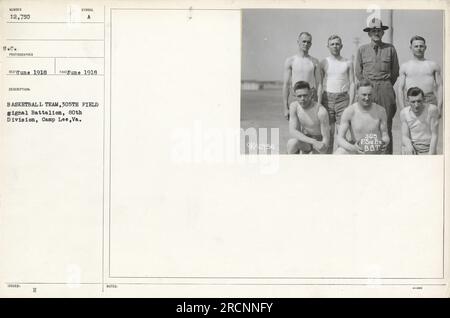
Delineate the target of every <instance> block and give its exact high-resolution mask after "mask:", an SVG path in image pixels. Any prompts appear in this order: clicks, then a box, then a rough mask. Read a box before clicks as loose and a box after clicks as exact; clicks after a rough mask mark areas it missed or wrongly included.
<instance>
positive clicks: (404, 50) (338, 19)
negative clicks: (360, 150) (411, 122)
mask: <svg viewBox="0 0 450 318" xmlns="http://www.w3.org/2000/svg"><path fill="white" fill-rule="evenodd" d="M371 14H372V13H367V12H366V10H307V9H302V10H292V9H271V10H265V9H253V10H244V11H243V14H242V29H243V31H242V80H260V81H274V80H278V81H279V80H282V78H283V64H284V61H285V59H286V58H287V57H289V56H292V55H294V54H296V53H297V51H298V46H297V36H298V34H299V33H300V32H302V31H307V32H309V33H311V35H312V37H313V40H312V42H313V43H312V47H311V49H310V51H309V53H310V55H312V56H314V57H316V58H318V59H319V60H322V59H323V58H325V57H326V56H328V55H329V51H328V49H327V47H326V45H327V39H328V37H329V36H330V35H331V34H337V35H339V36H340V37H341V38H342V40H343V44H344V47H343V49H342V51H341V55H342V56H344V57H347V58H350V57H351V56H352V55H353V54H354V52H356V45H355V44H354V43H353V41H354V38H355V37H359V39H360V44H359V45H362V44H365V43H369V40H370V39H369V37H368V35H367V33H366V32H363V31H362V29H363V28H364V27H365V26H366V20H367V18H368V17H369V16H370V15H371ZM387 16H388V12H387V11H382V12H381V18H382V20H384V21H387ZM392 21H393V26H394V28H393V44H394V46H395V48H396V50H397V54H398V58H399V62H400V64H401V63H403V62H406V61H407V60H409V59H410V58H411V57H412V55H411V52H410V49H409V40H410V39H411V37H412V36H414V35H420V36H423V37H424V38H425V39H426V41H427V51H426V53H425V57H426V58H427V59H430V60H433V61H436V62H437V63H438V64H439V65H440V66H441V67H442V66H443V64H442V63H443V48H444V43H443V38H444V36H443V11H440V10H393V20H392ZM384 24H387V23H386V22H384ZM388 26H389V27H391V28H392V25H388ZM387 32H388V31H386V33H385V35H384V37H383V40H384V41H386V37H387Z"/></svg>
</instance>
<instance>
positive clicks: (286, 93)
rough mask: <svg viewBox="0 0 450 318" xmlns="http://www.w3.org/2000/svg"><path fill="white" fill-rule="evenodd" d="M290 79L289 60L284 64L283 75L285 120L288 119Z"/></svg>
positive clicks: (290, 66) (290, 64) (290, 63)
mask: <svg viewBox="0 0 450 318" xmlns="http://www.w3.org/2000/svg"><path fill="white" fill-rule="evenodd" d="M291 77H292V62H291V58H288V59H286V61H285V62H284V74H283V114H284V117H286V119H289V104H288V103H289V91H290V84H291Z"/></svg>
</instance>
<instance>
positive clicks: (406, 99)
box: [283, 18, 442, 154]
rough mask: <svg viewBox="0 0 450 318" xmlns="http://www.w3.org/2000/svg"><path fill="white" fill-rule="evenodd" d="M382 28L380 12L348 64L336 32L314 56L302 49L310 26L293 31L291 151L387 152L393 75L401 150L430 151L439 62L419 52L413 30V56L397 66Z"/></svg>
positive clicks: (288, 106) (288, 72) (288, 65)
mask: <svg viewBox="0 0 450 318" xmlns="http://www.w3.org/2000/svg"><path fill="white" fill-rule="evenodd" d="M388 28H389V27H388V26H385V25H383V23H382V22H381V20H379V19H376V18H375V19H372V20H371V21H370V23H369V24H368V26H367V27H366V28H365V29H364V32H367V33H368V36H369V37H370V39H371V42H370V43H369V44H365V45H362V46H361V47H359V49H358V52H357V54H356V57H355V63H354V64H353V62H352V61H351V60H349V59H346V58H344V57H342V56H341V50H342V46H343V44H342V39H341V38H340V37H339V36H338V35H332V36H330V37H329V39H328V45H327V47H328V49H329V51H330V56H329V57H327V58H325V59H324V60H322V61H320V62H319V61H318V60H317V59H316V58H314V57H312V56H310V55H309V53H308V52H309V49H310V48H311V45H312V36H311V34H309V33H308V32H302V33H300V34H299V36H298V40H297V42H298V46H299V52H298V53H297V54H296V55H294V56H292V57H289V58H288V59H287V60H286V62H285V66H284V85H283V111H284V116H285V117H286V119H288V120H289V133H290V135H291V139H289V141H288V143H287V151H288V153H289V154H295V153H301V154H308V153H335V154H392V152H393V146H392V145H393V138H392V120H393V118H394V115H395V113H396V111H397V105H396V104H397V103H396V94H395V92H394V84H395V82H396V81H397V79H398V80H399V83H398V91H397V94H398V98H399V102H398V103H399V106H400V109H401V112H400V120H401V130H402V138H401V143H402V154H436V147H437V140H438V125H439V119H440V117H441V114H442V79H441V70H440V67H439V65H438V64H437V63H435V62H433V61H430V60H427V59H426V58H425V50H426V41H425V39H424V38H423V37H421V36H414V37H412V38H411V40H410V49H411V52H412V55H413V58H412V59H411V60H410V61H408V62H406V63H404V64H402V65H401V67H399V62H398V57H397V52H396V50H395V47H394V46H393V45H392V44H389V43H384V42H383V41H382V37H383V35H384V31H385V30H387V29H388ZM355 77H356V79H355ZM355 82H356V85H355ZM355 91H356V93H355ZM435 91H436V94H435ZM405 92H406V94H405ZM336 132H337V136H336V144H337V146H336V148H334V144H335V142H334V140H335V134H336Z"/></svg>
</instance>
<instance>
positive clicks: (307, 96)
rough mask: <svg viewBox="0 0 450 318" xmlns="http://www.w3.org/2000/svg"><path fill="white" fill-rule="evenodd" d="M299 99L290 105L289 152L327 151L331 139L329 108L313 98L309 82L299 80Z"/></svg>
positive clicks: (297, 92)
mask: <svg viewBox="0 0 450 318" xmlns="http://www.w3.org/2000/svg"><path fill="white" fill-rule="evenodd" d="M294 93H295V96H296V97H297V100H295V101H293V102H292V103H291V104H290V106H289V115H290V116H289V133H290V135H291V137H292V138H291V139H289V141H288V143H287V152H288V154H298V153H301V154H310V153H313V154H318V153H326V151H327V149H328V143H329V139H330V126H329V124H328V113H327V110H326V109H325V108H324V107H323V106H322V105H320V104H319V103H318V102H316V101H313V100H312V91H311V89H310V87H309V83H307V82H304V81H299V82H297V83H296V84H295V86H294Z"/></svg>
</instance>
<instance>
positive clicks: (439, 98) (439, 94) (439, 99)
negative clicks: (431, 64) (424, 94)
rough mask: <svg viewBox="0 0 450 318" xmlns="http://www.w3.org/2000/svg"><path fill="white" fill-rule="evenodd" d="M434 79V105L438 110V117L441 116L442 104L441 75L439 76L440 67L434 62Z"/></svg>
mask: <svg viewBox="0 0 450 318" xmlns="http://www.w3.org/2000/svg"><path fill="white" fill-rule="evenodd" d="M434 81H435V83H436V86H437V96H436V97H437V102H438V104H437V105H436V106H437V107H438V110H439V117H440V116H442V104H443V96H442V93H443V92H442V76H441V68H440V66H439V65H437V64H436V69H435V71H434Z"/></svg>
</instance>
